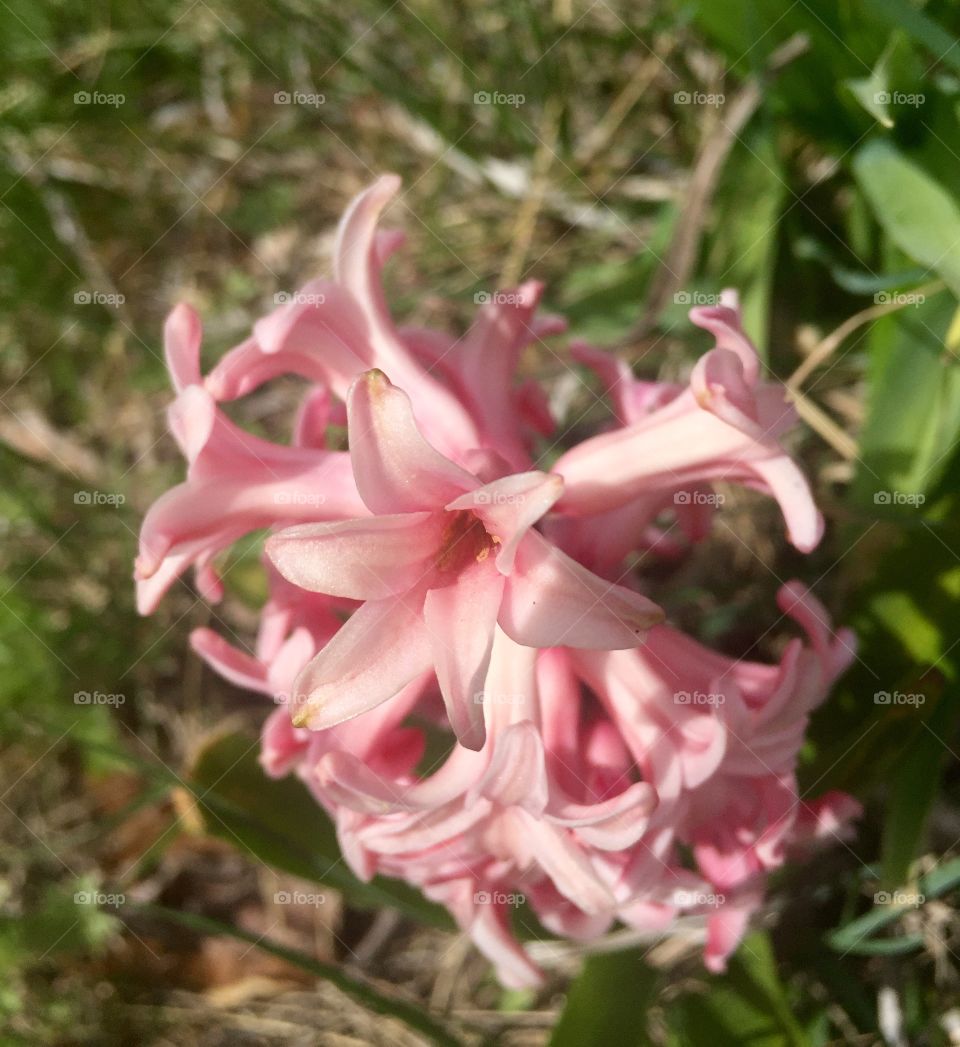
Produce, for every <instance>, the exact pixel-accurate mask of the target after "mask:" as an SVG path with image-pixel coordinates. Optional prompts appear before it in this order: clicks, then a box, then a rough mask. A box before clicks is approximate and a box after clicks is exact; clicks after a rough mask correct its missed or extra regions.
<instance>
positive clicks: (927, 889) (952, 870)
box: [827, 858, 960, 955]
mask: <svg viewBox="0 0 960 1047" xmlns="http://www.w3.org/2000/svg"><path fill="white" fill-rule="evenodd" d="M957 884H960V858H954V859H953V860H952V861H949V862H945V863H944V864H943V865H940V866H938V867H937V868H936V869H934V870H933V871H932V872H929V873H927V874H926V875H925V876H921V877H920V878H919V879H918V880H917V884H916V889H915V893H916V894H920V895H923V897H924V899H925V900H929V899H931V898H939V897H940V896H941V895H942V894H946V892H947V891H949V890H951V889H952V888H953V887H956V886H957ZM913 908H914V905H913V903H910V904H906V903H904V904H900V905H891V904H883V905H877V906H874V908H873V909H871V910H870V912H868V913H866V914H865V915H863V916H860V917H858V918H857V919H856V920H852V921H851V922H850V923H848V924H845V925H844V926H843V927H841V928H839V929H838V930H836V931H834V932H833V933H832V934H830V935H828V936H827V944H828V945H829V946H830V947H831V948H832V949H835V950H836V951H837V952H841V953H854V954H857V955H876V954H878V953H881V952H885V953H891V952H906V951H909V950H910V949H913V948H917V947H918V946H920V945H922V944H923V938H922V936H920V935H910V936H907V937H904V938H895V939H884V940H882V941H877V940H874V936H875V935H876V934H877V932H878V931H881V930H883V928H884V927H888V926H889V925H890V924H892V923H893V922H894V921H895V920H898V919H899V918H900V917H901V916H902V915H903V914H904V913H905V912H908V911H909V910H911V909H913Z"/></svg>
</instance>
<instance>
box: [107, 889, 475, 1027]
mask: <svg viewBox="0 0 960 1047" xmlns="http://www.w3.org/2000/svg"><path fill="white" fill-rule="evenodd" d="M124 911H125V912H128V913H131V912H132V913H143V914H144V915H146V916H159V917H161V918H162V919H165V920H170V921H172V922H174V923H178V924H180V925H181V926H183V927H186V928H188V929H190V930H192V931H197V932H199V933H200V934H206V935H221V936H222V935H226V936H228V937H230V938H236V939H237V940H238V941H242V942H247V943H248V944H249V945H251V946H253V947H255V948H257V949H260V950H261V951H262V952H265V953H269V954H270V955H271V956H276V957H278V958H279V959H281V960H286V962H287V963H291V964H293V965H294V966H296V967H299V968H300V969H301V970H304V971H307V972H308V973H309V974H313V975H315V976H316V977H318V978H322V979H323V980H324V981H328V982H330V983H331V984H332V985H335V986H336V987H337V988H338V989H340V990H341V991H342V992H345V993H346V994H347V995H348V996H351V997H353V999H355V1000H357V1001H358V1002H359V1003H361V1004H363V1006H364V1007H366V1008H367V1009H368V1010H370V1011H373V1012H374V1013H375V1014H386V1015H389V1016H390V1017H391V1018H396V1019H397V1020H398V1021H401V1022H403V1023H404V1024H405V1025H408V1026H410V1028H411V1029H416V1030H417V1031H418V1032H421V1033H423V1034H424V1035H425V1036H427V1037H429V1039H430V1040H431V1041H432V1042H433V1043H437V1044H442V1045H444V1047H459V1045H460V1043H461V1041H460V1040H458V1039H457V1038H456V1037H455V1036H453V1035H452V1034H451V1033H450V1032H449V1031H448V1030H447V1029H446V1028H444V1027H443V1026H442V1025H441V1024H440V1023H439V1022H436V1021H434V1020H433V1019H432V1018H431V1017H430V1016H429V1015H428V1014H427V1013H426V1012H425V1010H424V1008H423V1006H422V1005H421V1004H418V1003H415V1002H414V1001H412V1000H405V999H403V998H402V997H400V996H399V995H397V994H394V993H389V994H388V993H386V992H384V991H382V990H380V989H377V988H375V987H374V986H373V985H371V984H369V983H368V982H366V981H361V980H360V979H359V978H357V977H353V976H352V975H349V974H347V973H346V972H345V971H344V970H343V969H342V968H341V967H338V966H336V965H335V964H329V963H323V962H322V961H320V960H317V959H315V958H314V957H312V956H308V955H307V954H306V953H302V952H300V951H299V950H297V949H290V948H288V947H287V946H284V945H280V944H278V943H277V942H274V941H272V940H271V939H270V938H267V937H264V936H263V935H259V934H252V933H250V932H249V931H243V930H241V929H240V928H239V927H233V926H231V925H230V924H225V923H221V922H220V921H219V920H211V919H208V918H207V917H205V916H197V915H195V914H194V913H186V912H180V911H179V910H176V909H168V908H166V907H164V906H160V905H138V906H128V907H126V908H125V910H124Z"/></svg>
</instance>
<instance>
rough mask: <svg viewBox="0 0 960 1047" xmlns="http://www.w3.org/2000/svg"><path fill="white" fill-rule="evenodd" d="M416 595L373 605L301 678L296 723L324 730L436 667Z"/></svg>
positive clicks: (352, 619)
mask: <svg viewBox="0 0 960 1047" xmlns="http://www.w3.org/2000/svg"><path fill="white" fill-rule="evenodd" d="M421 610H422V608H421V605H420V604H419V603H418V602H417V601H416V600H415V599H414V598H413V596H412V594H405V595H404V596H402V597H391V598H390V599H387V600H368V601H367V602H366V603H365V604H363V606H361V607H360V608H358V609H357V610H356V611H354V613H353V614H352V615H351V617H350V618H349V619H347V621H346V622H345V623H344V624H343V625H342V626H341V627H340V630H339V632H337V634H336V635H335V636H334V638H333V639H332V640H331V641H330V642H329V643H328V644H327V645H326V647H324V648H323V650H322V651H320V653H319V654H318V655H317V656H316V658H314V659H313V661H312V662H310V664H309V665H307V666H306V668H305V669H304V670H303V672H302V673H300V675H299V676H298V677H297V681H296V684H295V685H294V695H293V704H294V707H295V710H296V711H295V713H294V723H295V724H296V726H298V727H309V728H311V729H312V730H322V729H324V728H326V727H332V726H334V724H338V723H342V722H343V721H344V720H349V719H352V718H353V717H354V716H358V715H359V714H360V713H362V712H366V711H367V710H368V709H372V708H373V707H374V706H376V705H379V704H380V703H381V702H385V701H387V699H389V698H392V697H393V696H394V695H395V694H397V693H398V692H399V691H400V690H401V688H403V687H405V686H406V685H407V684H408V683H410V681H411V680H413V679H414V678H415V677H417V676H419V675H420V673H423V672H426V670H427V669H428V668H430V665H431V657H432V652H431V650H430V639H429V633H428V632H427V630H426V627H425V626H424V624H423V620H422V618H421Z"/></svg>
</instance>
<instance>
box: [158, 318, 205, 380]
mask: <svg viewBox="0 0 960 1047" xmlns="http://www.w3.org/2000/svg"><path fill="white" fill-rule="evenodd" d="M202 338H203V327H202V325H201V323H200V317H199V315H198V314H197V311H196V309H194V308H193V307H192V306H189V305H187V304H186V303H185V302H181V303H180V304H179V305H177V306H175V307H174V308H173V310H172V311H171V313H170V315H169V316H168V317H167V320H166V323H165V324H164V325H163V354H164V356H165V357H166V361H167V370H168V371H169V372H170V377H171V379H172V380H173V387H174V389H176V391H177V392H178V393H179V392H182V391H183V390H184V389H186V387H187V386H188V385H197V384H198V383H199V382H200V381H202V379H201V377H200V342H201V339H202Z"/></svg>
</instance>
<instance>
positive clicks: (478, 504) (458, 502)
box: [447, 472, 563, 574]
mask: <svg viewBox="0 0 960 1047" xmlns="http://www.w3.org/2000/svg"><path fill="white" fill-rule="evenodd" d="M562 493H563V480H562V479H561V478H560V477H559V476H555V475H552V474H550V473H537V472H531V473H516V474H514V475H513V476H505V477H503V479H501V480H495V481H494V482H493V483H488V484H486V485H485V486H483V487H480V488H477V490H475V491H469V492H468V493H467V494H464V495H461V496H460V497H459V498H457V499H455V500H454V501H452V502H451V503H450V504H449V505H448V506H447V508H448V509H470V510H472V511H473V512H475V513H476V515H477V516H479V517H480V519H481V520H482V521H483V523H484V526H485V527H486V529H487V532H488V533H489V534H491V535H494V536H496V538H497V540H498V541H499V543H500V551H499V552H498V553H497V570H498V571H500V573H501V574H510V573H511V572H512V571H513V565H514V561H515V559H516V555H517V547H518V545H519V544H520V540H521V539H522V538H523V536H524V535H525V534H526V533H527V531H528V530H529V529H530V528H531V527H532V526H533V525H534V524H535V523H536V522H537V521H538V520H539V519H540V517H542V516H543V515H544V513H547V512H549V510H550V508H551V506H553V505H554V504H555V503H556V501H557V499H558V498H559V497H560V495H561V494H562Z"/></svg>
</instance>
